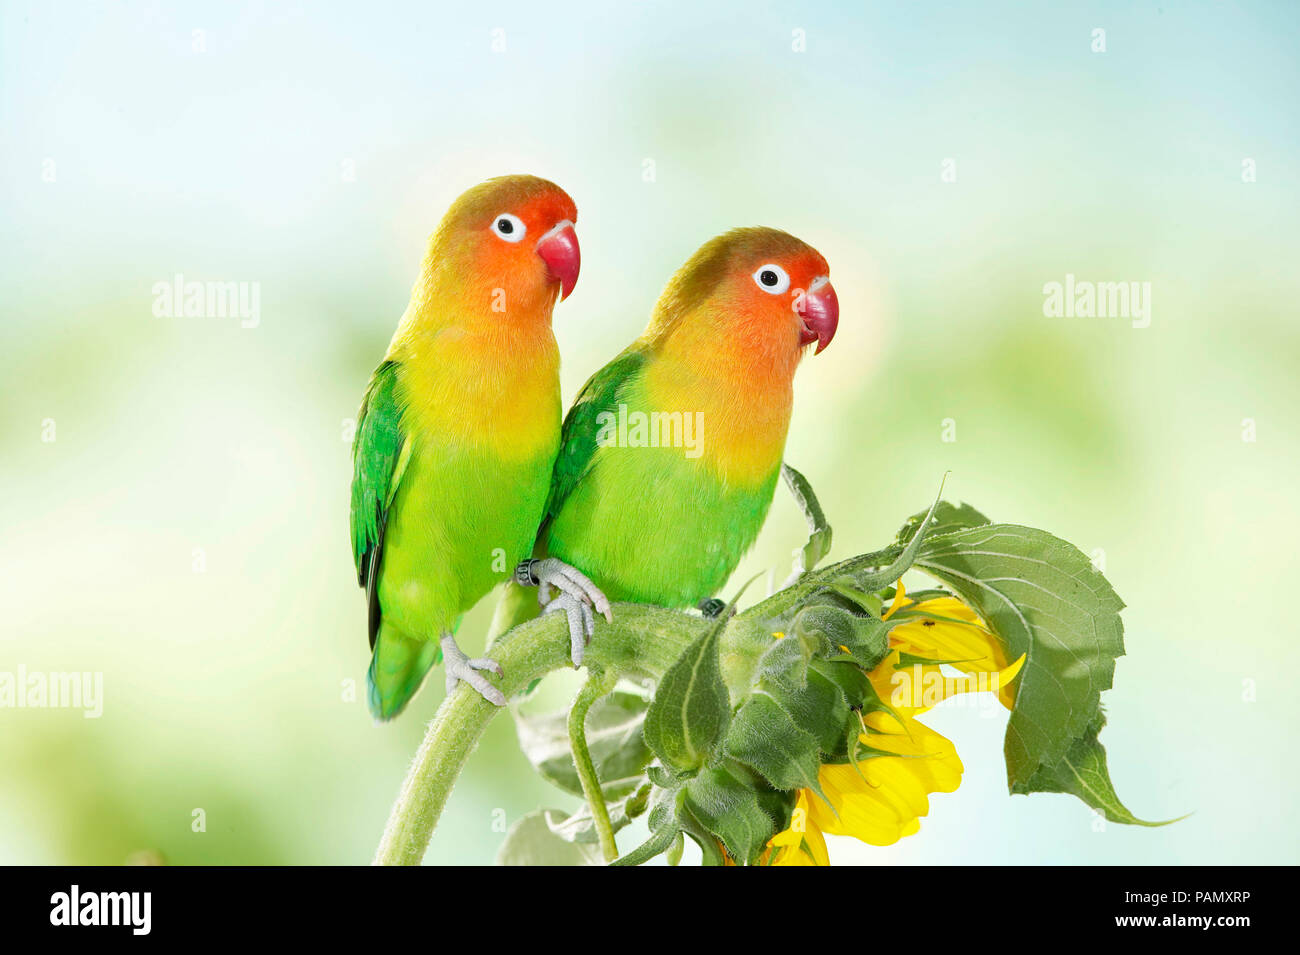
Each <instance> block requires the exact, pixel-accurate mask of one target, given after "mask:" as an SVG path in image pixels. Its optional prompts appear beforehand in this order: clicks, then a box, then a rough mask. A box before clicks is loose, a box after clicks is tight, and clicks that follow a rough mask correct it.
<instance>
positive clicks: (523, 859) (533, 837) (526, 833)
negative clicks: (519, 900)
mask: <svg viewBox="0 0 1300 955" xmlns="http://www.w3.org/2000/svg"><path fill="white" fill-rule="evenodd" d="M547 813H551V814H553V815H563V813H560V812H558V810H554V809H541V810H538V811H537V812H530V813H529V814H528V815H526V816H524V817H523V818H522V819H520V820H519V821H518V822H516V823H515V824H514V825H513V826H511V827H510V831H509V832H507V833H506V838H505V841H504V842H502V843H501V848H500V849H499V850H498V851H497V865H603V864H604V860H603V859H602V857H601V854H600V847H599V846H597V845H595V844H594V843H582V842H568V841H566V840H564V839H561V838H560V837H559V836H557V835H556V834H555V833H554V832H552V831H551V827H550V826H549V825H548V824H547V821H546V816H547Z"/></svg>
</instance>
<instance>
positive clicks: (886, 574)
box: [856, 486, 943, 591]
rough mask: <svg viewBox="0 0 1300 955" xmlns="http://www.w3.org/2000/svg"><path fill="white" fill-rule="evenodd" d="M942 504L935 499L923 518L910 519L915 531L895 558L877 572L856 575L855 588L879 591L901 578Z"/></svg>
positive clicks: (870, 571)
mask: <svg viewBox="0 0 1300 955" xmlns="http://www.w3.org/2000/svg"><path fill="white" fill-rule="evenodd" d="M939 493H940V494H942V493H943V487H942V486H940V488H939ZM942 503H943V501H941V500H940V499H939V498H938V497H936V498H935V499H934V503H933V504H931V505H930V509H929V510H928V511H926V512H925V514H924V515H923V516H922V515H917V516H916V517H914V518H912V520H914V521H916V529H915V530H914V531H913V532H912V536H911V539H910V540H908V541H907V543H906V544H905V545H904V546H903V548H902V550H900V551H899V552H898V554H897V556H895V557H894V558H893V559H892V560H891V561H890V562H889V563H888V564H887V565H885V566H884V567H882V568H880V569H877V570H868V571H865V572H861V573H859V574H857V575H856V580H857V586H858V587H859V588H860V589H861V590H867V591H871V590H879V589H880V588H881V587H884V586H887V585H889V584H892V583H893V582H894V581H896V580H898V578H899V577H902V576H903V572H904V571H906V570H907V568H909V567H911V566H912V563H913V562H914V561H915V560H916V555H917V554H918V553H919V552H920V550H921V545H922V544H923V543H924V542H925V539H926V537H927V536H928V535H929V534H930V531H931V529H932V528H933V526H934V515H935V513H936V512H937V511H938V510H939V505H940V504H942ZM886 553H888V552H886Z"/></svg>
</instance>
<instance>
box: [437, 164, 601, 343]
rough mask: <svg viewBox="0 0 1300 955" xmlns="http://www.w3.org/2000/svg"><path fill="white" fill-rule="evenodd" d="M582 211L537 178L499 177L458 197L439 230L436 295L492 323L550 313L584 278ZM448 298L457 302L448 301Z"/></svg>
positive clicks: (557, 187) (556, 190)
mask: <svg viewBox="0 0 1300 955" xmlns="http://www.w3.org/2000/svg"><path fill="white" fill-rule="evenodd" d="M577 219H578V209H577V207H576V206H575V205H574V202H573V200H572V199H571V198H570V197H569V194H568V193H566V192H565V191H564V190H563V189H561V188H560V187H559V186H557V185H556V184H555V183H553V182H548V181H547V180H545V179H539V178H538V177H536V176H500V177H498V178H496V179H489V180H487V181H486V182H483V183H479V184H478V185H477V186H474V187H473V188H472V189H470V190H468V191H467V192H465V193H464V194H462V195H461V196H460V198H458V199H457V200H456V201H455V202H454V203H452V205H451V208H450V209H448V210H447V214H446V215H445V216H443V219H442V222H441V224H440V225H439V226H438V229H437V231H436V232H435V233H434V234H433V237H432V239H431V240H430V243H429V252H428V255H427V257H426V259H425V268H424V275H423V276H422V283H423V284H424V285H425V287H426V289H427V291H428V293H429V297H430V298H436V299H438V300H439V304H446V305H450V306H451V307H452V308H455V307H456V305H457V304H459V306H460V308H462V309H464V310H466V311H467V312H469V313H471V314H473V315H478V316H480V317H483V318H485V319H488V320H493V321H511V320H512V319H516V320H528V319H532V318H541V319H544V320H549V319H550V314H551V308H552V306H554V304H555V302H556V299H557V298H559V299H564V298H567V297H568V295H569V293H570V292H572V291H573V287H574V285H575V284H577V281H578V268H579V265H580V264H581V254H580V252H579V249H578V236H577V233H576V232H575V231H574V223H575V222H576V221H577ZM448 297H452V298H454V299H457V300H458V302H445V301H444V300H445V299H446V298H448Z"/></svg>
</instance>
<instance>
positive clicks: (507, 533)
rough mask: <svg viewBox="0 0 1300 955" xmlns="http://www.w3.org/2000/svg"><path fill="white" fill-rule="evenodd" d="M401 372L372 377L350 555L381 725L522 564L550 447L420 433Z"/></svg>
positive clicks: (356, 468)
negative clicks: (472, 611)
mask: <svg viewBox="0 0 1300 955" xmlns="http://www.w3.org/2000/svg"><path fill="white" fill-rule="evenodd" d="M403 372H404V368H403V365H402V364H401V363H400V362H395V361H386V362H384V363H383V364H382V365H380V366H379V368H378V369H377V370H376V371H375V374H374V376H373V377H372V379H371V382H370V385H369V387H368V388H367V390H366V396H365V399H364V401H363V403H362V406H361V412H360V415H359V418H358V422H357V432H356V440H355V443H354V445H353V484H352V511H351V527H352V547H353V556H354V557H355V560H356V567H357V575H358V581H359V582H360V584H361V585H362V586H363V587H365V588H366V593H367V600H368V605H369V633H370V645H371V647H372V649H373V651H374V653H373V657H372V659H371V664H370V669H369V671H368V686H369V693H368V698H369V702H370V709H371V712H372V713H373V714H374V715H375V716H376V717H377V718H379V719H384V720H387V719H391V718H392V717H394V716H396V715H397V714H398V713H400V712H401V711H402V709H403V708H404V707H405V706H406V704H407V702H408V701H409V700H410V699H411V697H412V696H413V695H414V694H415V693H416V691H417V690H418V689H419V688H420V685H421V683H422V682H423V680H424V677H425V674H426V673H427V672H428V670H429V669H430V668H431V667H432V666H433V665H434V664H436V663H437V662H438V660H439V658H440V653H441V651H440V648H439V644H438V640H439V637H440V636H441V635H442V634H444V633H452V632H454V631H455V629H456V627H457V625H458V624H459V621H460V617H461V615H462V614H463V613H464V611H466V610H468V609H469V608H470V607H472V606H473V605H474V604H475V603H477V602H478V600H479V599H481V598H482V597H483V595H484V594H486V593H487V592H488V591H489V590H491V589H492V587H494V586H496V585H497V584H498V583H500V582H501V581H502V580H504V579H506V577H507V576H508V575H509V572H510V571H511V570H512V569H513V567H514V564H515V562H517V561H518V560H520V559H521V558H522V557H523V556H525V555H526V554H527V552H528V547H529V546H530V544H531V543H532V539H533V535H534V530H535V528H536V526H537V522H538V520H539V519H540V515H541V513H542V508H543V505H544V498H545V494H546V489H547V487H548V481H547V476H548V474H549V471H550V466H551V462H552V460H553V458H554V448H555V440H556V439H555V438H553V439H552V440H551V441H550V442H542V449H541V451H540V452H539V453H538V454H536V455H530V456H528V457H526V458H524V459H522V460H502V459H501V458H500V457H499V456H497V455H495V454H494V453H493V451H492V450H491V448H490V447H488V446H481V447H474V446H465V445H463V444H458V443H455V442H453V441H452V440H450V439H449V438H447V437H446V436H445V435H444V434H443V433H440V432H438V431H436V430H434V429H433V428H430V427H428V426H427V425H424V426H422V421H424V420H426V419H427V413H426V414H425V415H421V414H418V413H413V412H412V409H411V406H410V401H409V396H408V395H407V394H406V389H405V385H404V382H403ZM555 415H556V418H558V411H557V412H556V413H555ZM548 423H549V427H550V428H552V429H555V431H558V428H557V425H556V423H555V421H551V422H547V421H546V420H545V415H540V416H539V425H538V426H539V427H543V428H544V427H546V426H547V425H548ZM556 437H557V438H558V435H556Z"/></svg>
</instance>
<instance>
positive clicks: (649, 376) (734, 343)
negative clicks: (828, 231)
mask: <svg viewBox="0 0 1300 955" xmlns="http://www.w3.org/2000/svg"><path fill="white" fill-rule="evenodd" d="M838 321H839V303H838V301H837V299H836V297H835V290H834V288H833V287H832V286H831V284H830V269H829V267H828V266H827V264H826V260H825V259H824V258H822V256H821V254H820V253H818V252H817V250H816V249H813V248H812V247H811V246H808V245H806V244H805V243H803V242H801V241H800V240H799V239H796V238H795V237H794V236H792V235H789V234H787V233H785V232H780V231H778V230H776V229H766V228H749V229H736V230H734V231H732V232H728V233H726V234H725V235H721V236H719V237H717V238H715V239H713V240H712V241H710V242H707V243H705V245H704V246H703V247H702V248H700V250H699V251H698V252H696V253H695V255H693V256H692V257H691V258H690V260H689V261H688V262H687V263H686V264H685V265H684V266H682V268H681V269H680V270H679V271H678V272H677V274H676V275H674V276H673V278H672V280H671V281H670V282H669V283H668V286H667V287H666V288H665V289H664V291H663V294H662V295H661V296H660V297H659V301H658V303H657V304H656V305H655V308H654V312H653V314H652V315H651V318H650V323H649V325H648V326H647V328H646V330H645V333H644V334H642V336H641V337H640V338H639V339H637V340H636V341H635V342H634V343H633V344H632V345H631V346H630V347H629V348H627V350H625V351H624V352H623V353H622V354H621V355H619V356H618V357H617V358H615V359H614V360H613V361H611V362H610V363H609V364H608V365H606V366H605V367H604V368H602V369H601V370H600V371H598V372H596V374H595V375H593V376H592V378H591V380H590V381H588V382H587V384H586V386H585V387H584V388H583V389H582V392H581V393H580V394H579V395H578V398H577V400H576V401H575V402H574V404H573V407H572V408H571V409H570V411H569V414H568V416H567V417H566V418H565V421H564V428H563V437H562V445H561V448H560V453H559V456H558V458H557V459H556V463H555V474H554V476H553V477H552V482H551V494H550V498H549V501H548V502H547V508H546V517H545V519H544V521H543V524H542V526H541V529H540V531H539V533H538V541H537V547H536V550H535V553H537V554H546V555H549V556H551V557H552V558H559V559H560V560H562V561H564V562H565V563H567V564H571V565H572V566H574V567H576V568H578V569H579V570H581V571H583V572H585V573H587V574H588V575H590V577H591V578H592V579H593V580H594V581H595V582H596V583H597V584H598V585H599V587H600V588H601V589H602V590H603V591H604V593H605V594H606V595H608V597H609V598H610V599H612V600H627V601H634V602H640V603H653V604H659V605H661V606H666V607H690V606H697V605H700V604H701V603H702V602H703V601H706V600H709V599H710V598H712V597H713V596H714V595H715V594H716V593H717V592H718V591H719V589H720V588H721V587H722V586H723V584H724V583H725V582H726V580H727V578H728V577H730V576H731V573H732V571H734V570H735V569H736V565H737V564H738V563H739V562H740V559H741V557H742V556H743V555H744V553H745V551H746V550H748V549H749V547H750V545H752V544H753V542H754V539H755V538H756V537H757V536H758V532H759V529H760V528H761V527H762V525H763V520H764V518H765V517H766V515H767V511H768V507H769V506H770V505H771V503H772V497H773V492H774V490H775V487H776V483H777V478H778V476H779V475H780V473H781V459H782V454H783V451H784V448H785V441H786V434H787V432H788V431H789V427H790V414H791V409H792V406H793V400H794V391H793V379H794V373H795V368H796V367H797V366H798V364H799V361H800V359H801V358H802V357H803V355H804V353H805V351H807V349H808V346H810V345H813V344H814V343H816V346H817V347H816V350H817V351H818V352H820V351H821V350H822V349H823V348H825V347H826V345H827V344H828V343H829V342H830V340H831V338H832V336H834V334H835V328H836V325H837V323H838ZM583 612H584V613H588V615H589V612H588V611H586V610H585V609H584V611H583ZM535 613H536V611H535V610H534V609H533V608H531V607H530V606H529V605H528V602H527V601H525V600H523V598H522V596H521V594H520V593H519V592H518V591H517V590H515V589H513V588H512V589H511V590H510V591H508V592H507V595H506V597H505V599H504V600H503V603H502V604H501V606H500V607H498V611H497V617H496V619H495V621H494V624H493V629H494V631H495V632H501V631H502V630H504V629H508V628H509V627H510V626H513V625H514V624H516V623H518V622H520V621H522V620H523V619H527V618H528V617H529V616H532V615H534V614H535ZM571 630H572V627H571ZM578 638H579V635H578V634H577V633H576V632H571V639H572V640H573V641H575V642H576V641H577V640H578Z"/></svg>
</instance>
